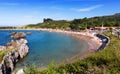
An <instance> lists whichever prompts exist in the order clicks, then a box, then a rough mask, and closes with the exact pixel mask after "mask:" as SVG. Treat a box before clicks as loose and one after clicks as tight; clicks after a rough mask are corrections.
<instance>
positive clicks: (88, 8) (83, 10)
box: [73, 5, 103, 12]
mask: <svg viewBox="0 0 120 74" xmlns="http://www.w3.org/2000/svg"><path fill="white" fill-rule="evenodd" d="M102 6H103V5H94V6H90V7H86V8H79V9H75V8H74V9H73V10H75V11H77V12H87V11H91V10H94V9H97V8H99V7H102Z"/></svg>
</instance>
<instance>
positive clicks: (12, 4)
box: [0, 2, 19, 6]
mask: <svg viewBox="0 0 120 74" xmlns="http://www.w3.org/2000/svg"><path fill="white" fill-rule="evenodd" d="M0 5H8V6H9V5H10V6H14V5H19V3H7V2H5V3H0Z"/></svg>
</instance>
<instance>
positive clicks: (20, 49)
mask: <svg viewBox="0 0 120 74" xmlns="http://www.w3.org/2000/svg"><path fill="white" fill-rule="evenodd" d="M20 35H21V34H20ZM27 43H28V42H27V40H26V39H24V38H21V39H19V40H15V41H11V42H9V43H8V44H7V46H6V49H7V48H8V49H9V48H12V49H13V50H12V51H10V52H8V53H7V54H6V55H5V56H4V57H3V60H2V62H1V63H0V74H12V72H13V70H14V67H15V65H16V63H17V62H18V61H19V60H20V59H22V58H23V57H24V56H26V55H27V54H28V51H29V47H28V45H27Z"/></svg>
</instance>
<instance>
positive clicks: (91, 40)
mask: <svg viewBox="0 0 120 74" xmlns="http://www.w3.org/2000/svg"><path fill="white" fill-rule="evenodd" d="M5 30H38V31H48V32H57V33H64V34H70V35H72V36H74V37H77V38H79V39H82V40H84V41H86V42H87V43H88V45H89V46H88V49H87V50H86V51H85V52H84V53H83V54H81V55H80V54H76V55H75V56H74V57H71V58H69V59H67V60H65V63H67V64H68V63H72V62H74V61H75V60H76V58H77V59H83V58H85V57H86V56H87V55H89V54H90V53H92V52H95V51H97V50H98V49H99V47H100V46H101V45H102V42H101V40H100V39H99V38H98V37H96V36H95V34H96V33H93V32H74V31H66V30H60V29H48V28H37V29H35V28H32V29H31V28H30V29H5ZM70 60H71V61H70ZM69 61H70V62H69Z"/></svg>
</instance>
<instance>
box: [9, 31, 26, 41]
mask: <svg viewBox="0 0 120 74" xmlns="http://www.w3.org/2000/svg"><path fill="white" fill-rule="evenodd" d="M25 37H26V34H25V33H23V32H18V33H15V34H13V36H11V38H13V39H20V38H25Z"/></svg>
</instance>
